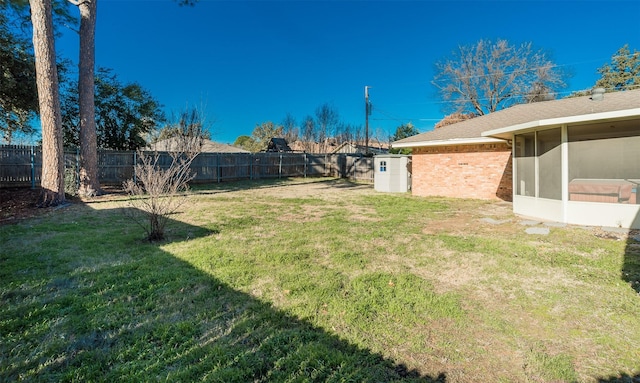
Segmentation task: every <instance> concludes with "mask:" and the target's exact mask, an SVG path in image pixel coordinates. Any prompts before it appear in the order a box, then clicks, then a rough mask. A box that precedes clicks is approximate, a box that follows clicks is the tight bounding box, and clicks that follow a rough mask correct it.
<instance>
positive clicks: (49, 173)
mask: <svg viewBox="0 0 640 383" xmlns="http://www.w3.org/2000/svg"><path fill="white" fill-rule="evenodd" d="M29 4H30V5H31V23H32V24H33V49H34V55H35V59H36V83H37V87H38V103H39V107H40V121H41V124H42V178H41V186H42V193H41V195H40V198H39V200H38V206H40V207H47V206H55V205H58V204H60V203H63V202H64V200H65V199H64V150H63V146H62V118H61V117H60V95H59V91H58V70H57V67H56V53H55V45H54V39H53V19H52V15H51V0H29Z"/></svg>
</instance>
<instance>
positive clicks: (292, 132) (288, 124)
mask: <svg viewBox="0 0 640 383" xmlns="http://www.w3.org/2000/svg"><path fill="white" fill-rule="evenodd" d="M282 129H283V132H284V133H283V134H284V139H285V140H287V142H288V143H292V142H294V141H297V140H298V137H299V136H300V129H299V128H298V126H297V124H296V119H295V117H293V115H292V114H291V113H287V115H286V116H285V117H284V120H282Z"/></svg>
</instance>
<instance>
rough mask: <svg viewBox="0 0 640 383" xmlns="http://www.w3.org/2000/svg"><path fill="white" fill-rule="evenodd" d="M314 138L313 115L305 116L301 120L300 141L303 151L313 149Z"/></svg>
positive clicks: (314, 124) (314, 125)
mask: <svg viewBox="0 0 640 383" xmlns="http://www.w3.org/2000/svg"><path fill="white" fill-rule="evenodd" d="M316 138H317V137H316V123H315V121H314V120H313V117H311V116H307V117H305V119H304V121H303V122H302V143H303V146H304V151H305V152H311V151H312V150H313V148H314V147H315V141H316Z"/></svg>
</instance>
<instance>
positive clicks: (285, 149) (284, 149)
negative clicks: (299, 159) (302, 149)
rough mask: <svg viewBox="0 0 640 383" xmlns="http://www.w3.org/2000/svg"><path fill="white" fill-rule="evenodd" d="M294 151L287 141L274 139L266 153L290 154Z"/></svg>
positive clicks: (278, 138)
mask: <svg viewBox="0 0 640 383" xmlns="http://www.w3.org/2000/svg"><path fill="white" fill-rule="evenodd" d="M292 151H293V150H291V148H290V147H289V144H288V143H287V140H285V139H284V138H280V137H272V138H271V139H270V140H269V144H268V145H267V150H265V152H276V153H290V152H292Z"/></svg>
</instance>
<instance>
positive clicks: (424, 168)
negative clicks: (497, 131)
mask: <svg viewBox="0 0 640 383" xmlns="http://www.w3.org/2000/svg"><path fill="white" fill-rule="evenodd" d="M412 168H413V171H412V193H413V194H414V195H418V196H443V197H455V198H478V199H502V200H505V201H511V200H512V192H513V188H512V181H511V179H512V162H511V148H510V147H508V146H507V144H506V143H495V144H476V145H456V146H429V147H421V148H413V155H412Z"/></svg>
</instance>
